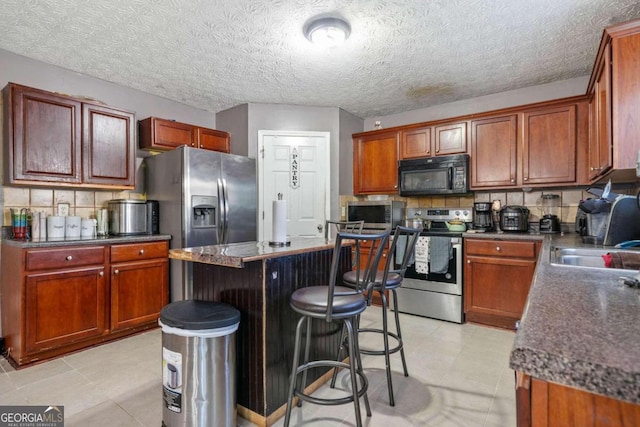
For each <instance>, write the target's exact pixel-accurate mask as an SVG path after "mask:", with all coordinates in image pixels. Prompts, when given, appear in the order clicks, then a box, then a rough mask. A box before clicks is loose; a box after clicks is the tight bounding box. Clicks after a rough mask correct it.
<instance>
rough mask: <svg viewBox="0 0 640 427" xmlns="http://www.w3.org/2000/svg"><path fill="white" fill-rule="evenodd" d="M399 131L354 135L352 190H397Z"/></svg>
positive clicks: (387, 191)
mask: <svg viewBox="0 0 640 427" xmlns="http://www.w3.org/2000/svg"><path fill="white" fill-rule="evenodd" d="M399 134H400V133H399V132H397V131H383V132H381V131H378V132H375V133H371V132H367V133H363V134H354V135H353V194H394V193H397V192H398V139H399Z"/></svg>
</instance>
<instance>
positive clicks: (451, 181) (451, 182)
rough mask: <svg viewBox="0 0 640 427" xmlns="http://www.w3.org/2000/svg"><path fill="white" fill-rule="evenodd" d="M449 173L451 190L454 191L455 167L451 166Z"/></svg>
mask: <svg viewBox="0 0 640 427" xmlns="http://www.w3.org/2000/svg"><path fill="white" fill-rule="evenodd" d="M447 173H448V174H449V190H453V167H451V166H449V170H448V172H447Z"/></svg>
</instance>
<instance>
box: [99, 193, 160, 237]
mask: <svg viewBox="0 0 640 427" xmlns="http://www.w3.org/2000/svg"><path fill="white" fill-rule="evenodd" d="M107 205H108V206H109V208H108V211H109V214H108V215H109V234H111V235H114V236H126V235H134V234H158V233H159V232H160V227H159V215H160V208H159V204H158V202H157V201H156V200H148V201H144V200H128V199H116V200H110V201H109V202H108V204H107Z"/></svg>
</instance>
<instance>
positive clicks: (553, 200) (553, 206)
mask: <svg viewBox="0 0 640 427" xmlns="http://www.w3.org/2000/svg"><path fill="white" fill-rule="evenodd" d="M559 211H560V196H559V195H557V194H543V195H542V218H540V233H544V234H556V233H559V232H560V220H559V219H558V213H559Z"/></svg>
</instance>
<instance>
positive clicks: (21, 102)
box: [3, 83, 135, 189]
mask: <svg viewBox="0 0 640 427" xmlns="http://www.w3.org/2000/svg"><path fill="white" fill-rule="evenodd" d="M3 96H4V105H5V106H6V107H5V109H4V123H5V126H4V139H5V144H4V147H5V148H4V150H5V152H4V182H5V184H12V185H38V186H76V187H92V188H118V189H132V188H134V186H135V127H134V124H135V116H134V114H133V113H131V112H128V111H123V110H120V109H115V108H112V107H108V106H106V105H101V104H98V103H95V102H84V101H83V100H79V99H74V98H72V97H68V96H64V95H59V94H55V93H51V92H46V91H43V90H39V89H34V88H30V87H26V86H21V85H16V84H13V83H10V84H9V85H7V86H6V87H5V88H4V91H3Z"/></svg>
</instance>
